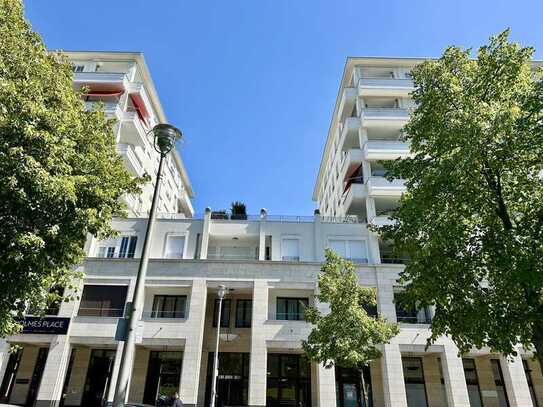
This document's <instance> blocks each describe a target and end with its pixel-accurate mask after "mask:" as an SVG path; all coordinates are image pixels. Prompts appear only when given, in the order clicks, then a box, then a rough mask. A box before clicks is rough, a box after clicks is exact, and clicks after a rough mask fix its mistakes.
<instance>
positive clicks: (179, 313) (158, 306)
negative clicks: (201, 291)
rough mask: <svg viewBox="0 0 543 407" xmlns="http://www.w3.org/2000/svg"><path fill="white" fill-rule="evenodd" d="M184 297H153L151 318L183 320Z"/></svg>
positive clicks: (185, 298)
mask: <svg viewBox="0 0 543 407" xmlns="http://www.w3.org/2000/svg"><path fill="white" fill-rule="evenodd" d="M186 304H187V296H186V295H155V296H154V298H153V310H152V311H151V318H185V307H186Z"/></svg>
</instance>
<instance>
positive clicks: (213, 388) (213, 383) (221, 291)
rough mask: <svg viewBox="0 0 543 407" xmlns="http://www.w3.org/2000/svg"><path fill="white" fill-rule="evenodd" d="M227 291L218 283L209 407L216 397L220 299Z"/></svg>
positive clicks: (212, 404) (213, 403)
mask: <svg viewBox="0 0 543 407" xmlns="http://www.w3.org/2000/svg"><path fill="white" fill-rule="evenodd" d="M227 292H228V289H227V288H226V287H225V286H224V285H222V284H221V285H219V292H218V293H217V295H218V297H219V311H218V312H217V336H216V338H215V354H214V355H213V380H212V381H211V400H210V401H209V407H215V401H216V400H215V399H216V398H217V376H218V374H219V339H220V333H221V311H222V301H223V299H224V296H225V295H226V293H227Z"/></svg>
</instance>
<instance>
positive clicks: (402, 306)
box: [394, 292, 432, 324]
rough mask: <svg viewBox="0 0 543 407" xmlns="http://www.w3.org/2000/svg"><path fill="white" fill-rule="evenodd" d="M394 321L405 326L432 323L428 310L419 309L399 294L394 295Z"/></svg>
mask: <svg viewBox="0 0 543 407" xmlns="http://www.w3.org/2000/svg"><path fill="white" fill-rule="evenodd" d="M394 306H395V307H396V320H397V321H398V322H402V323H405V324H429V323H431V321H432V318H431V315H430V309H428V308H419V307H417V305H416V304H415V303H413V302H411V301H407V300H405V299H403V298H402V294H401V292H396V293H394Z"/></svg>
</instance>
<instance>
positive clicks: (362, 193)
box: [341, 184, 367, 213]
mask: <svg viewBox="0 0 543 407" xmlns="http://www.w3.org/2000/svg"><path fill="white" fill-rule="evenodd" d="M366 197H367V192H366V186H365V185H364V184H351V186H350V187H349V189H347V191H345V192H344V193H343V197H342V198H341V202H342V205H343V208H344V210H345V213H348V211H349V209H350V208H351V207H352V206H353V205H362V204H363V203H364V200H365V199H366Z"/></svg>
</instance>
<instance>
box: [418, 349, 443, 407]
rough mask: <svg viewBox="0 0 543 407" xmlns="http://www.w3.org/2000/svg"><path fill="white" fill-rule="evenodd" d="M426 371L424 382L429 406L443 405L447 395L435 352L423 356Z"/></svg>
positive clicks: (438, 406) (437, 406) (439, 406)
mask: <svg viewBox="0 0 543 407" xmlns="http://www.w3.org/2000/svg"><path fill="white" fill-rule="evenodd" d="M422 363H423V371H424V384H425V385H426V395H427V398H428V407H441V406H443V405H444V404H445V402H446V396H445V394H444V391H443V385H442V384H441V371H440V366H439V361H438V358H437V357H436V355H435V354H430V355H425V356H424V357H423V358H422Z"/></svg>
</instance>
